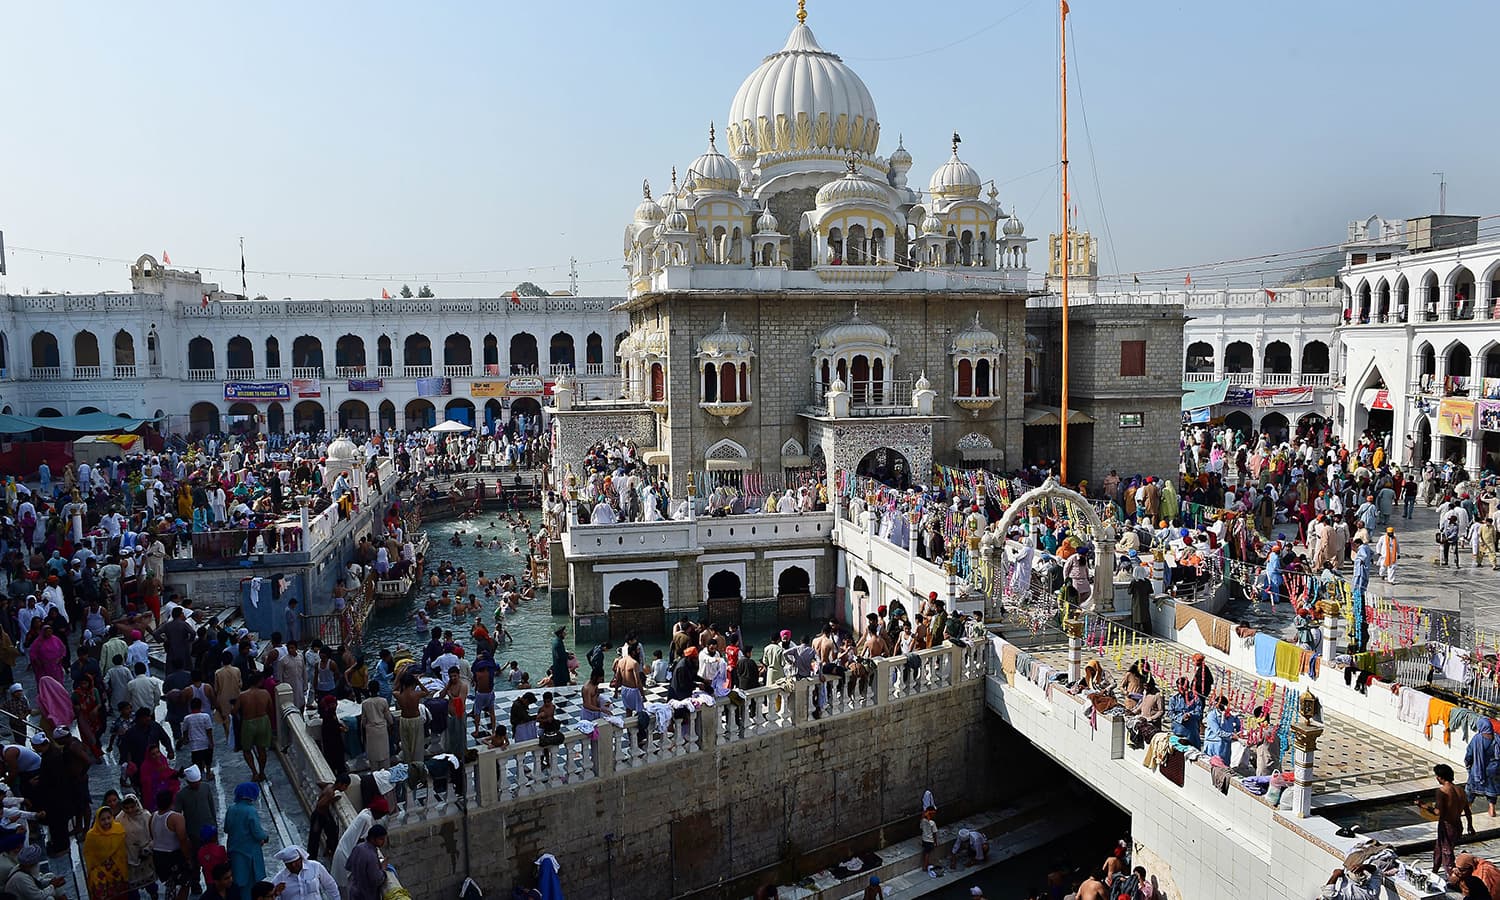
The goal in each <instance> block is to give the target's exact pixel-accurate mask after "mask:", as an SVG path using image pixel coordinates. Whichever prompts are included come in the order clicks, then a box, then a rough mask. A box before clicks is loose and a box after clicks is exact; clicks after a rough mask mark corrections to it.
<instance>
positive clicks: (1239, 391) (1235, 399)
mask: <svg viewBox="0 0 1500 900" xmlns="http://www.w3.org/2000/svg"><path fill="white" fill-rule="evenodd" d="M1220 405H1221V406H1253V405H1255V391H1253V390H1252V389H1250V388H1243V387H1232V388H1230V389H1229V391H1228V392H1227V393H1226V394H1225V395H1224V402H1223V403H1222V404H1220Z"/></svg>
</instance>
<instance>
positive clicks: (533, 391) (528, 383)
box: [505, 375, 547, 397]
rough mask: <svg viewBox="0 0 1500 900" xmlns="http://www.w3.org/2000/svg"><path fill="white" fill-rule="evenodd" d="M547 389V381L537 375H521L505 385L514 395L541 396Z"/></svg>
mask: <svg viewBox="0 0 1500 900" xmlns="http://www.w3.org/2000/svg"><path fill="white" fill-rule="evenodd" d="M546 389H547V384H546V382H544V381H542V379H541V378H540V377H538V376H536V375H520V376H517V377H515V378H512V379H511V380H510V381H509V382H507V383H506V385H505V392H506V393H507V394H509V395H510V396H512V397H539V396H541V395H542V394H543V393H544V392H545V391H546Z"/></svg>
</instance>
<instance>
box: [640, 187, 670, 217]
mask: <svg viewBox="0 0 1500 900" xmlns="http://www.w3.org/2000/svg"><path fill="white" fill-rule="evenodd" d="M641 193H642V195H643V197H642V199H641V203H640V205H639V206H637V207H636V208H635V220H636V221H637V222H639V223H641V224H642V225H651V224H654V223H656V222H660V221H661V220H662V219H665V218H666V217H667V214H666V213H665V212H663V211H662V208H661V204H659V203H657V202H656V201H655V200H653V199H651V183H650V182H649V181H643V182H641Z"/></svg>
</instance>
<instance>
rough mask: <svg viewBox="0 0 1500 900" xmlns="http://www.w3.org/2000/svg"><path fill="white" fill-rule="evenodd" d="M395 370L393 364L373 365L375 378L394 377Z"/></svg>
mask: <svg viewBox="0 0 1500 900" xmlns="http://www.w3.org/2000/svg"><path fill="white" fill-rule="evenodd" d="M395 371H396V367H395V366H376V367H375V377H376V378H394V377H395V375H394V373H395Z"/></svg>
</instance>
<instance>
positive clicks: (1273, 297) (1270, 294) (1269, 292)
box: [1264, 288, 1276, 303]
mask: <svg viewBox="0 0 1500 900" xmlns="http://www.w3.org/2000/svg"><path fill="white" fill-rule="evenodd" d="M1264 290H1265V292H1266V296H1267V297H1270V298H1271V302H1272V303H1275V302H1276V292H1275V291H1273V290H1271V289H1270V288H1264Z"/></svg>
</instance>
